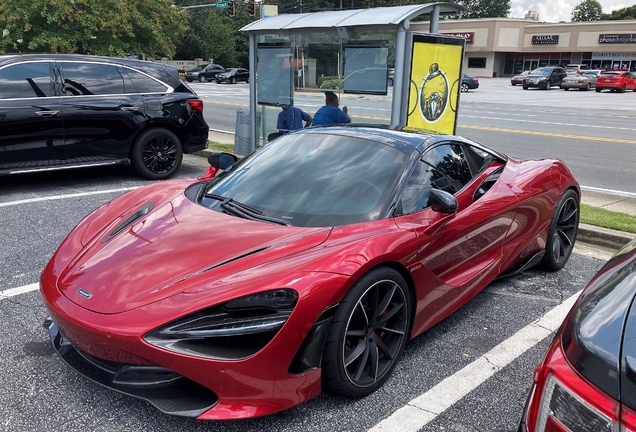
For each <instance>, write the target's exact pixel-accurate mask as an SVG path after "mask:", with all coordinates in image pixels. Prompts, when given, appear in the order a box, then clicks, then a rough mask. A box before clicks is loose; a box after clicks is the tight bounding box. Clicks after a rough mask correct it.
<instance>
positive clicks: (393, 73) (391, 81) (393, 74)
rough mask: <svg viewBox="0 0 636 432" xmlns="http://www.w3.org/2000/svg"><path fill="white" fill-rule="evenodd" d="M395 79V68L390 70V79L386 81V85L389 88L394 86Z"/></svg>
mask: <svg viewBox="0 0 636 432" xmlns="http://www.w3.org/2000/svg"><path fill="white" fill-rule="evenodd" d="M394 77H395V69H394V68H389V75H388V77H387V79H386V84H387V85H388V86H389V87H392V86H393V80H394Z"/></svg>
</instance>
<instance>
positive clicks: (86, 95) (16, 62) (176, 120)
mask: <svg viewBox="0 0 636 432" xmlns="http://www.w3.org/2000/svg"><path fill="white" fill-rule="evenodd" d="M0 131H1V133H0V174H4V175H6V174H15V173H20V172H33V171H41V170H50V169H51V168H70V167H83V166H90V165H106V164H113V163H118V162H127V161H128V160H130V162H131V163H132V166H133V168H134V169H135V171H137V173H138V174H140V175H141V176H143V177H145V178H148V179H152V180H158V179H165V178H168V177H170V176H172V175H173V174H174V173H176V172H177V170H178V169H179V167H180V166H181V160H182V158H183V153H192V152H195V151H199V150H202V149H203V148H205V147H206V145H207V139H208V133H209V128H208V125H207V124H206V122H205V120H204V119H203V101H202V100H201V99H199V97H198V96H197V95H196V93H194V92H193V91H192V90H191V89H190V88H189V87H188V86H187V85H186V84H185V83H183V81H181V80H180V79H179V74H178V73H177V69H176V68H175V67H172V66H167V65H164V64H159V63H152V62H147V61H141V60H129V59H121V58H111V57H94V56H83V55H73V54H51V55H44V54H33V55H14V56H0Z"/></svg>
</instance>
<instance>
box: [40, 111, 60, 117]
mask: <svg viewBox="0 0 636 432" xmlns="http://www.w3.org/2000/svg"><path fill="white" fill-rule="evenodd" d="M35 113H36V114H37V115H39V116H40V117H53V116H54V115H55V114H57V113H59V111H36V112H35Z"/></svg>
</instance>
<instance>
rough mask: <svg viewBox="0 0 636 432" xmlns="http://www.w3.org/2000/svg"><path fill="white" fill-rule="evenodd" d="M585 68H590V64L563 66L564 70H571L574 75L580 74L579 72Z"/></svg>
mask: <svg viewBox="0 0 636 432" xmlns="http://www.w3.org/2000/svg"><path fill="white" fill-rule="evenodd" d="M586 70H590V66H589V65H586V64H569V65H567V66H565V72H566V73H569V72H571V73H572V74H574V75H576V74H580V73H581V72H583V71H586Z"/></svg>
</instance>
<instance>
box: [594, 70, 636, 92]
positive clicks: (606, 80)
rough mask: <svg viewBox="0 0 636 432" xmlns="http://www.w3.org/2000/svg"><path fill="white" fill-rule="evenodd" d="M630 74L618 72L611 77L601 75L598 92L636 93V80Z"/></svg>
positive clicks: (597, 84) (610, 74) (612, 73)
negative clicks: (624, 91) (622, 90)
mask: <svg viewBox="0 0 636 432" xmlns="http://www.w3.org/2000/svg"><path fill="white" fill-rule="evenodd" d="M631 76H632V74H631V73H630V72H624V71H616V72H610V73H609V75H605V74H601V76H599V77H598V80H596V91H601V90H621V89H625V90H632V91H636V79H635V78H630V77H631Z"/></svg>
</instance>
